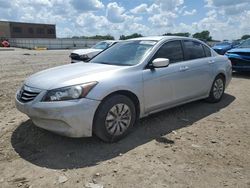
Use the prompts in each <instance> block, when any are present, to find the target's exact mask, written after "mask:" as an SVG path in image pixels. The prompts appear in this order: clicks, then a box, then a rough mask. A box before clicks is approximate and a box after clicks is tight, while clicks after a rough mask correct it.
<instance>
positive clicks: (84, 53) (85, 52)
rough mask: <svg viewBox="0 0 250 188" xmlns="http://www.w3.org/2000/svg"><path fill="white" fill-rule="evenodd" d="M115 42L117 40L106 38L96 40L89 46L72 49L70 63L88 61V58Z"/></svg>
mask: <svg viewBox="0 0 250 188" xmlns="http://www.w3.org/2000/svg"><path fill="white" fill-rule="evenodd" d="M115 43H117V41H115V40H106V41H101V42H98V43H97V44H96V45H94V46H93V47H91V48H87V49H78V50H74V51H73V52H72V53H71V54H70V56H69V57H70V58H71V63H77V62H80V61H88V60H89V59H91V58H92V57H94V56H96V55H97V54H99V53H100V52H102V51H103V50H105V49H107V48H109V47H110V46H112V45H114V44H115Z"/></svg>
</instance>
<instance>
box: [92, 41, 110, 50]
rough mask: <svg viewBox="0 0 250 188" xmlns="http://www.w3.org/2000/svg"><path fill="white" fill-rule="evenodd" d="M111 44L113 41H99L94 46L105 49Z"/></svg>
mask: <svg viewBox="0 0 250 188" xmlns="http://www.w3.org/2000/svg"><path fill="white" fill-rule="evenodd" d="M110 44H111V43H109V42H98V43H97V44H96V45H94V46H93V47H92V48H94V49H101V50H104V49H106V48H108V47H109V45H110Z"/></svg>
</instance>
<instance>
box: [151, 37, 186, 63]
mask: <svg viewBox="0 0 250 188" xmlns="http://www.w3.org/2000/svg"><path fill="white" fill-rule="evenodd" d="M156 58H167V59H169V61H170V63H175V62H179V61H183V60H184V56H183V51H182V47H181V41H170V42H167V43H165V44H163V45H162V47H161V48H160V49H159V50H158V51H157V52H156V54H155V55H154V58H153V59H156Z"/></svg>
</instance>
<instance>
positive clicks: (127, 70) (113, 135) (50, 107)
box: [16, 36, 232, 142]
mask: <svg viewBox="0 0 250 188" xmlns="http://www.w3.org/2000/svg"><path fill="white" fill-rule="evenodd" d="M65 73H67V74H65ZM231 73H232V69H231V63H230V61H229V60H228V58H227V57H226V56H220V55H218V54H217V53H215V52H214V51H213V50H212V49H211V48H210V47H209V46H208V45H206V44H205V43H203V42H201V41H199V40H197V39H191V38H186V37H175V36H158V37H142V38H136V39H131V40H127V41H122V42H119V43H117V44H116V45H113V46H111V47H110V48H108V49H107V50H105V51H103V52H102V53H100V54H99V55H97V56H96V57H94V58H93V59H91V60H90V61H89V62H88V63H76V64H70V65H64V66H59V67H55V68H52V69H48V70H44V71H42V72H39V73H36V74H34V75H32V76H30V77H29V78H28V79H27V80H26V81H25V82H24V85H23V86H22V87H21V89H20V90H19V91H18V92H17V95H16V107H17V109H19V110H20V111H21V112H23V113H25V114H27V115H28V116H29V117H30V118H31V119H32V121H33V122H34V124H35V125H37V126H38V127H41V128H44V129H47V130H50V131H52V132H55V133H58V134H61V135H66V136H70V137H84V136H85V137H88V136H92V134H95V135H97V136H98V137H99V138H101V139H102V140H104V141H107V142H114V141H117V140H119V139H121V138H122V137H124V136H125V135H127V134H128V133H129V131H130V130H131V128H132V127H133V125H134V124H135V122H136V119H138V118H141V117H145V116H147V115H149V114H152V113H156V112H159V111H161V110H164V109H167V108H171V107H174V106H177V105H181V104H184V103H188V102H191V101H195V100H199V99H207V100H208V101H209V102H212V103H216V102H219V101H220V100H221V99H222V97H223V94H224V90H225V88H226V87H227V85H228V84H229V82H230V80H231Z"/></svg>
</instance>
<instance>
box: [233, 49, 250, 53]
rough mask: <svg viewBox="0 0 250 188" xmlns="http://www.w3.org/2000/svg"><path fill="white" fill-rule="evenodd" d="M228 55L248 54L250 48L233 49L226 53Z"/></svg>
mask: <svg viewBox="0 0 250 188" xmlns="http://www.w3.org/2000/svg"><path fill="white" fill-rule="evenodd" d="M228 52H229V53H237V52H249V53H250V48H234V49H232V50H229V51H228Z"/></svg>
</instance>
